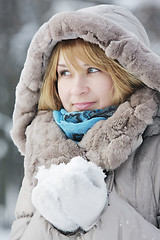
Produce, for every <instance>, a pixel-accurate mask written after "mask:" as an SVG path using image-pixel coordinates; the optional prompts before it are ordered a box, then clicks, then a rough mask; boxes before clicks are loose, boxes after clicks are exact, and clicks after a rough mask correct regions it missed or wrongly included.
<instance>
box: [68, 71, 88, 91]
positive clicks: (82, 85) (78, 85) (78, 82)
mask: <svg viewBox="0 0 160 240" xmlns="http://www.w3.org/2000/svg"><path fill="white" fill-rule="evenodd" d="M72 83H73V85H72V86H71V94H73V95H81V94H86V93H88V91H89V87H88V85H87V83H86V78H85V76H83V75H76V76H74V78H73V82H72Z"/></svg>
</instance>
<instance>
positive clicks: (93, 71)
mask: <svg viewBox="0 0 160 240" xmlns="http://www.w3.org/2000/svg"><path fill="white" fill-rule="evenodd" d="M99 71H100V70H99V69H98V68H94V67H90V68H88V73H95V72H99Z"/></svg>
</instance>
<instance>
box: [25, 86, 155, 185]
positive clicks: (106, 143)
mask: <svg viewBox="0 0 160 240" xmlns="http://www.w3.org/2000/svg"><path fill="white" fill-rule="evenodd" d="M158 101H159V99H158V97H157V93H156V92H155V91H153V90H150V89H145V88H143V89H141V90H139V91H137V92H136V93H135V94H134V95H132V96H131V98H130V99H128V101H126V102H125V103H123V104H121V105H120V106H119V107H118V109H117V111H116V112H115V113H114V114H113V116H112V117H110V118H109V119H107V120H102V121H99V122H97V123H96V124H95V125H94V126H93V127H92V128H91V129H90V130H89V131H88V132H87V133H86V134H85V135H84V137H83V139H82V140H81V142H79V143H78V144H76V143H75V142H74V141H72V140H70V139H67V138H66V136H65V134H64V133H63V132H62V131H61V129H60V128H59V127H58V125H57V124H56V123H55V122H54V121H53V116H52V112H48V113H46V112H40V113H39V114H38V116H37V117H36V118H35V119H34V121H33V122H32V124H31V125H30V126H29V127H28V128H27V132H26V135H27V145H26V148H27V155H26V167H27V171H28V172H27V174H30V179H31V182H32V181H34V180H33V178H32V177H33V176H35V174H36V173H37V170H38V167H39V166H41V165H44V166H46V167H49V166H50V165H51V164H53V163H54V164H59V163H62V162H64V163H68V162H69V161H70V160H71V159H72V158H73V157H75V156H82V157H84V158H86V157H87V159H88V160H89V161H92V162H94V163H96V164H97V165H98V166H101V167H102V168H104V169H107V170H113V169H116V168H117V167H119V166H120V165H121V164H122V163H123V162H125V161H126V160H127V159H128V156H129V155H130V154H131V153H132V152H133V151H134V150H135V149H137V148H138V147H139V146H140V144H141V143H142V141H143V138H142V135H143V132H144V131H145V129H146V127H147V126H148V125H150V124H152V123H153V118H154V117H155V115H156V111H157V106H158ZM34 184H36V183H34Z"/></svg>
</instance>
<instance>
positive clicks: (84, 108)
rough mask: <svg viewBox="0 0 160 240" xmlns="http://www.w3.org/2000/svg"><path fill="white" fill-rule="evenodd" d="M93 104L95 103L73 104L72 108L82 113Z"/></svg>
mask: <svg viewBox="0 0 160 240" xmlns="http://www.w3.org/2000/svg"><path fill="white" fill-rule="evenodd" d="M94 103H95V102H82V103H74V106H75V107H76V108H77V109H78V110H79V111H84V110H87V109H90V108H91V106H92V105H93V104H94Z"/></svg>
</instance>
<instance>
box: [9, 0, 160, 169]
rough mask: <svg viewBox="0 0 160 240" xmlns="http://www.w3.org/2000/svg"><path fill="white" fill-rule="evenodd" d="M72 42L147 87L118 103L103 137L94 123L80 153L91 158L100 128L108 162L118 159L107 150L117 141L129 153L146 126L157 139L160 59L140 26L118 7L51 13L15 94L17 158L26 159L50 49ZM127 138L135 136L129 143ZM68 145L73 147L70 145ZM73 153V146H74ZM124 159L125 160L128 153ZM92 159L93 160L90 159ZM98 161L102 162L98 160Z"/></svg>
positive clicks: (38, 119)
mask: <svg viewBox="0 0 160 240" xmlns="http://www.w3.org/2000/svg"><path fill="white" fill-rule="evenodd" d="M77 37H80V38H83V39H84V40H86V41H89V42H92V43H96V44H98V45H99V46H100V47H101V48H102V49H103V50H104V51H105V53H106V55H107V56H109V57H111V58H113V59H116V60H118V61H119V63H120V64H122V65H123V66H124V67H125V68H126V69H127V70H128V71H129V72H131V73H133V74H134V75H136V76H138V77H139V78H140V79H141V81H142V82H143V83H145V85H146V86H147V87H146V88H145V89H142V90H141V91H139V92H138V93H135V94H134V95H133V96H132V97H131V99H130V100H128V101H126V102H125V103H124V104H122V105H121V106H120V108H119V110H118V111H117V112H116V114H114V115H113V116H112V117H111V120H109V121H106V122H108V123H107V126H105V127H104V128H105V129H107V133H108V134H107V137H106V136H104V135H103V134H102V133H103V126H99V123H98V124H96V125H95V126H94V128H93V131H89V132H88V134H87V136H85V137H84V139H83V141H82V142H81V143H80V144H79V146H81V148H85V151H87V154H88V156H89V157H92V155H93V151H91V149H94V152H96V148H95V146H97V145H96V139H95V138H94V131H95V130H98V129H99V128H101V131H100V130H99V131H100V132H99V134H101V135H102V138H101V140H103V138H105V139H106V138H107V141H108V144H109V146H110V148H107V150H106V151H108V152H107V154H108V155H109V154H111V155H112V156H111V158H114V157H115V156H114V154H117V155H119V153H118V152H115V151H112V153H111V151H110V149H111V148H112V147H115V146H117V145H116V144H117V142H118V141H117V139H118V138H119V140H120V141H119V144H120V143H121V145H123V146H119V149H120V148H121V147H123V148H125V147H126V146H127V144H129V145H130V148H129V150H128V151H131V150H132V151H133V149H134V148H135V147H137V146H138V145H140V144H141V139H140V138H139V135H140V133H141V134H142V133H143V132H144V130H145V129H146V128H147V126H148V125H150V128H149V129H148V134H151V133H152V134H157V133H158V131H159V124H160V123H159V116H158V113H157V109H158V97H157V92H159V91H160V78H159V75H160V74H159V73H160V58H159V56H157V55H156V54H154V53H153V52H152V51H151V50H150V49H149V40H148V36H147V34H146V32H145V30H144V28H143V26H142V25H141V24H140V22H139V21H138V20H137V19H136V18H135V17H134V16H133V15H132V14H131V13H130V12H129V11H128V10H126V9H123V8H121V7H118V6H112V5H99V6H95V7H90V8H86V9H82V10H79V11H73V12H62V13H59V14H56V15H54V16H53V17H52V18H51V19H50V20H49V21H48V22H46V23H45V24H44V25H42V27H41V28H40V29H39V30H38V32H37V33H36V34H35V36H34V37H33V40H32V42H31V44H30V47H29V50H28V54H27V58H26V62H25V65H24V68H23V70H22V73H21V76H20V81H19V83H18V85H17V89H16V101H15V109H14V113H13V127H12V130H11V136H12V138H13V141H14V142H15V144H16V145H17V147H18V149H19V151H20V152H21V154H22V155H25V152H26V129H27V128H28V126H30V125H31V123H32V121H33V120H34V119H35V117H36V116H37V103H38V99H39V93H40V89H41V86H42V81H43V75H44V72H45V69H46V65H47V63H48V59H49V57H50V54H51V52H52V49H53V47H54V46H55V44H56V43H57V42H58V41H60V40H62V39H75V38H77ZM151 89H154V90H151ZM156 114H157V116H156ZM42 115H43V113H42ZM42 115H40V116H37V117H36V119H35V124H36V125H35V124H33V126H35V128H36V127H37V129H38V126H39V125H38V124H40V122H41V125H43V124H42V122H43V120H44V119H45V118H46V117H44V119H41V118H42V117H41V116H42ZM49 116H50V115H49ZM48 119H49V118H48ZM117 119H119V120H117ZM47 121H49V120H47ZM111 122H112V123H111ZM153 123H154V124H153ZM104 125H105V123H104ZM111 126H112V127H111ZM124 126H125V128H124ZM55 128H56V127H55ZM56 129H57V128H56ZM111 129H113V131H112V130H111ZM122 129H123V130H122ZM124 129H126V131H124ZM31 131H32V130H31ZM58 131H59V130H58V129H57V130H56V131H55V132H54V133H53V134H54V137H55V138H56V134H57V132H58ZM41 133H42V132H41ZM35 134H37V140H38V136H39V134H38V131H36V132H35ZM131 135H134V137H133V136H132V137H133V139H132V137H131ZM52 136H53V135H52ZM124 136H125V138H124ZM39 137H40V138H42V142H43V137H42V135H41V136H39ZM58 138H59V137H58ZM86 139H87V140H86ZM88 139H90V140H91V139H92V144H91V145H92V146H91V145H88ZM124 139H125V140H124ZM131 139H132V140H131ZM61 140H62V139H61ZM113 140H114V141H113ZM123 140H124V141H125V142H124V141H123ZM127 141H128V142H127ZM137 142H138V143H137ZM102 143H103V141H102ZM62 144H63V141H62ZM65 144H66V143H65ZM72 144H73V145H74V143H72ZM76 151H77V147H75V152H76ZM99 151H100V152H101V155H103V154H105V153H104V152H103V151H102V145H101V149H99ZM124 154H126V156H128V155H129V154H130V152H125V153H124ZM80 155H81V154H80ZM82 155H83V154H82ZM90 155H91V156H90ZM101 155H100V156H101ZM93 157H94V158H95V155H93ZM101 157H102V159H103V156H101ZM99 158H100V157H99ZM121 158H124V156H121ZM125 158H126V157H125ZM117 165H119V164H116V166H117ZM109 167H110V166H109ZM114 167H115V166H113V167H112V168H114Z"/></svg>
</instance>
